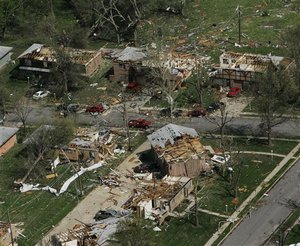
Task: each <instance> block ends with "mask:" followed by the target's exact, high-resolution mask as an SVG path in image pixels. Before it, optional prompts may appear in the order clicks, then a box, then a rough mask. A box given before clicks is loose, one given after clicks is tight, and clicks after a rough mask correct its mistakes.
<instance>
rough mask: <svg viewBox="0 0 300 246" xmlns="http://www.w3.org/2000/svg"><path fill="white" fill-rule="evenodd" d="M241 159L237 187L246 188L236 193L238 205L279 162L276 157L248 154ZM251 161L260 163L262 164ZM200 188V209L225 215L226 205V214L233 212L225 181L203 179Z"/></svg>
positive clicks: (231, 197) (217, 177)
mask: <svg viewBox="0 0 300 246" xmlns="http://www.w3.org/2000/svg"><path fill="white" fill-rule="evenodd" d="M241 158H242V160H243V168H242V172H241V177H240V182H239V185H238V187H239V188H246V190H243V191H240V192H238V199H239V204H241V203H242V202H243V201H244V200H245V199H246V198H247V197H248V196H249V195H250V194H251V192H252V191H253V190H254V189H255V188H256V187H257V186H258V185H259V184H260V183H261V182H262V181H263V180H264V178H265V177H267V175H268V174H269V173H270V172H271V171H272V170H273V169H274V167H275V166H276V164H277V163H278V162H279V161H280V160H281V158H278V157H274V158H273V160H272V158H271V157H270V156H261V155H250V154H241ZM253 161H261V162H262V163H259V162H253ZM200 186H201V187H204V188H203V189H202V191H201V192H200V194H199V199H200V202H199V205H200V207H202V208H205V209H208V210H210V211H214V212H219V213H222V214H225V212H226V207H225V205H228V213H229V214H231V213H232V212H234V210H235V208H234V207H235V206H234V204H233V203H232V200H233V196H231V195H230V194H229V192H228V190H227V187H228V182H227V181H225V180H224V179H223V178H221V177H219V176H214V177H213V178H207V177H206V178H203V180H202V181H201V185H200Z"/></svg>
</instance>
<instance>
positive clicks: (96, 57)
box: [18, 43, 102, 79]
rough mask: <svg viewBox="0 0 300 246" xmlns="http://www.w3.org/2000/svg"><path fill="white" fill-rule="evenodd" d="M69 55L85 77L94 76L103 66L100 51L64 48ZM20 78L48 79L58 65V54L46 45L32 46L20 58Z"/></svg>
mask: <svg viewBox="0 0 300 246" xmlns="http://www.w3.org/2000/svg"><path fill="white" fill-rule="evenodd" d="M62 49H63V50H64V52H65V53H67V54H68V55H69V57H70V59H71V61H72V63H73V64H74V66H76V67H77V70H78V71H79V73H80V74H81V75H83V76H88V77H90V76H92V75H93V74H94V73H95V72H96V71H97V70H98V69H99V68H100V66H101V62H102V55H101V52H100V50H83V49H73V48H69V47H64V48H62ZM18 59H19V67H18V70H19V71H18V77H20V78H24V79H26V78H27V77H38V76H42V77H48V76H49V75H50V73H51V71H52V69H53V68H54V67H55V66H56V64H57V57H56V52H55V50H54V49H53V48H52V47H49V46H46V45H44V44H36V43H34V44H32V45H31V46H30V47H29V48H28V49H27V50H25V51H24V52H23V53H22V54H21V55H19V57H18Z"/></svg>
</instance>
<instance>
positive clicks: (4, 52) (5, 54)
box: [0, 46, 13, 68]
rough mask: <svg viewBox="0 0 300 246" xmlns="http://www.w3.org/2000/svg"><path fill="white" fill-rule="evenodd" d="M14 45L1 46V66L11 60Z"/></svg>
mask: <svg viewBox="0 0 300 246" xmlns="http://www.w3.org/2000/svg"><path fill="white" fill-rule="evenodd" d="M12 49H13V48H12V47H8V46H0V68H2V67H3V66H5V65H6V64H7V63H9V62H10V61H11V55H12V52H11V51H12Z"/></svg>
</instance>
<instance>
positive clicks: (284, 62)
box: [212, 52, 293, 89]
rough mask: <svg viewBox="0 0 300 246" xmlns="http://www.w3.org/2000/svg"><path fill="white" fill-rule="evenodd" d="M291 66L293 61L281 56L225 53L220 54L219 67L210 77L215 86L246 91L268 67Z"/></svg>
mask: <svg viewBox="0 0 300 246" xmlns="http://www.w3.org/2000/svg"><path fill="white" fill-rule="evenodd" d="M291 64H293V59H291V58H286V57H281V56H272V55H256V54H247V53H235V52H225V53H223V54H221V56H220V66H219V67H217V68H216V69H217V70H216V71H215V72H214V73H213V75H212V77H213V79H214V83H216V84H220V85H223V86H230V87H239V88H241V89H248V88H249V87H250V86H251V82H253V81H254V79H255V75H256V74H257V73H263V72H265V71H266V70H267V68H268V66H270V65H272V66H274V67H278V66H284V67H286V68H287V67H289V66H290V65H291Z"/></svg>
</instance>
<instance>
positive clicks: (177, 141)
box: [147, 124, 211, 177]
mask: <svg viewBox="0 0 300 246" xmlns="http://www.w3.org/2000/svg"><path fill="white" fill-rule="evenodd" d="M147 138H148V140H149V142H150V144H151V147H152V148H151V152H152V156H153V159H154V161H155V162H156V163H157V164H158V166H159V167H160V170H161V173H162V174H163V175H170V176H186V177H195V176H198V175H199V174H200V173H202V172H210V171H211V168H210V166H209V165H208V164H207V163H206V161H205V155H204V152H205V149H204V147H203V145H202V144H201V143H200V141H199V136H198V133H197V132H196V131H195V129H193V128H188V127H184V126H179V125H175V124H168V125H166V126H164V127H162V128H160V129H158V130H157V131H155V132H153V133H152V134H150V135H148V136H147Z"/></svg>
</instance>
